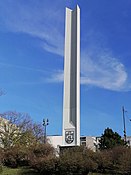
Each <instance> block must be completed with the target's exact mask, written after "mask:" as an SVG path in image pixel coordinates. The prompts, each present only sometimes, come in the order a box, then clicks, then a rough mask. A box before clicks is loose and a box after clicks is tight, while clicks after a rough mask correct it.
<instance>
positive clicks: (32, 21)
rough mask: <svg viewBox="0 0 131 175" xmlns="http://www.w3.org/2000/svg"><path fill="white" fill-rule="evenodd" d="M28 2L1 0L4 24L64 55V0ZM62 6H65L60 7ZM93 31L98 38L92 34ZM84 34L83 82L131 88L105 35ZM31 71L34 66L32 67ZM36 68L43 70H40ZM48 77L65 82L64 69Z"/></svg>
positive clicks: (0, 19) (53, 51)
mask: <svg viewBox="0 0 131 175" xmlns="http://www.w3.org/2000/svg"><path fill="white" fill-rule="evenodd" d="M29 2H30V3H29V4H28V2H27V3H26V4H24V3H22V1H21V2H20V1H15V3H12V1H10V0H6V1H0V24H1V26H2V27H3V29H6V30H9V31H12V32H20V33H25V34H28V35H31V36H33V37H36V38H39V39H40V46H41V47H42V48H43V49H45V50H46V51H49V52H51V53H55V54H58V55H61V56H62V55H63V52H64V48H63V45H64V20H63V19H64V6H63V4H62V1H60V0H57V3H56V1H55V3H54V4H53V5H50V2H48V1H47V0H45V1H44V2H42V3H40V1H39V0H38V1H35V0H32V1H29ZM51 3H53V2H51ZM7 4H8V5H7ZM60 6H61V7H62V8H59V7H60ZM60 9H61V10H60ZM87 33H88V34H87ZM94 34H95V37H93V36H94ZM85 35H88V36H87V38H86V37H84V34H83V36H82V38H84V39H85V40H83V42H84V44H83V45H82V47H83V48H82V54H81V74H82V77H81V83H82V84H84V85H87V86H88V85H91V86H97V87H100V88H105V89H109V90H115V91H124V90H127V91H129V90H130V89H131V85H130V80H129V75H128V71H127V70H126V68H125V66H124V64H122V62H121V61H120V59H118V58H117V57H116V56H114V55H113V53H111V51H110V49H107V48H108V47H106V44H105V38H103V37H102V35H99V34H98V33H97V32H93V31H91V33H90V31H88V32H86V34H85ZM89 35H90V36H89ZM87 41H88V44H87ZM84 45H88V48H85V47H84ZM1 64H2V63H1ZM8 66H11V65H8ZM17 67H18V68H19V66H17ZM21 68H22V67H21ZM23 68H24V69H25V67H23ZM28 70H29V68H28ZM30 70H33V69H32V68H30ZM35 70H37V69H35ZM37 71H43V70H39V69H38V70H37ZM46 80H47V82H61V81H63V71H59V70H58V71H57V72H55V71H54V72H53V73H52V75H51V76H50V77H49V78H47V79H46Z"/></svg>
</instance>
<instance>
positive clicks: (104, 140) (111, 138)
mask: <svg viewBox="0 0 131 175" xmlns="http://www.w3.org/2000/svg"><path fill="white" fill-rule="evenodd" d="M120 145H124V140H123V139H122V138H121V136H120V135H119V134H118V133H117V132H113V130H112V129H110V128H106V129H105V131H104V134H102V136H101V138H100V140H99V149H100V150H104V149H110V148H113V147H116V146H120Z"/></svg>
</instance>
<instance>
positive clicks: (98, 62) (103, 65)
mask: <svg viewBox="0 0 131 175" xmlns="http://www.w3.org/2000/svg"><path fill="white" fill-rule="evenodd" d="M94 57H95V59H94ZM81 69H82V78H81V83H82V84H85V85H93V86H97V87H101V88H105V89H109V90H115V91H122V90H125V88H126V89H127V87H126V86H125V85H126V82H127V78H128V75H127V72H126V70H125V67H124V65H123V64H122V63H121V62H120V61H118V59H116V58H114V57H112V56H110V54H109V53H108V52H106V53H103V54H102V53H100V54H97V55H96V56H95V55H94V54H92V55H88V54H85V55H84V58H83V59H82V64H81Z"/></svg>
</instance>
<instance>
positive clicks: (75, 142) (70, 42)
mask: <svg viewBox="0 0 131 175" xmlns="http://www.w3.org/2000/svg"><path fill="white" fill-rule="evenodd" d="M79 145H80V8H79V6H78V5H77V7H76V9H75V10H71V9H69V8H66V27H65V58H64V95H63V146H79Z"/></svg>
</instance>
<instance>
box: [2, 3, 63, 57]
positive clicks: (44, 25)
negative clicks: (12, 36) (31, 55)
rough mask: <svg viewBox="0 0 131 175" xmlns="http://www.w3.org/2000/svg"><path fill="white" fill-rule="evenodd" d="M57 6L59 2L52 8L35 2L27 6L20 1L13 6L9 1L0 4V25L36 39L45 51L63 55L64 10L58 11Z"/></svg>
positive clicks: (46, 4) (48, 4)
mask: <svg viewBox="0 0 131 175" xmlns="http://www.w3.org/2000/svg"><path fill="white" fill-rule="evenodd" d="M51 3H53V2H51ZM7 4H8V5H7ZM56 4H57V6H56ZM59 5H61V3H60V2H59V1H57V3H56V2H55V5H54V6H50V3H49V2H46V3H44V2H42V3H40V2H39V3H37V2H36V1H30V3H29V4H28V3H27V4H24V3H21V2H20V1H19V2H18V1H15V4H14V3H12V2H11V1H9V0H7V1H6V3H5V2H0V23H1V24H2V26H4V30H5V29H6V30H9V31H12V32H18V33H25V34H29V35H31V36H33V37H37V38H39V39H40V43H42V44H40V45H41V47H43V48H44V49H45V50H47V51H49V52H52V53H56V54H59V55H63V45H64V36H63V31H64V20H63V19H64V8H61V11H60V8H58V7H59Z"/></svg>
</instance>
